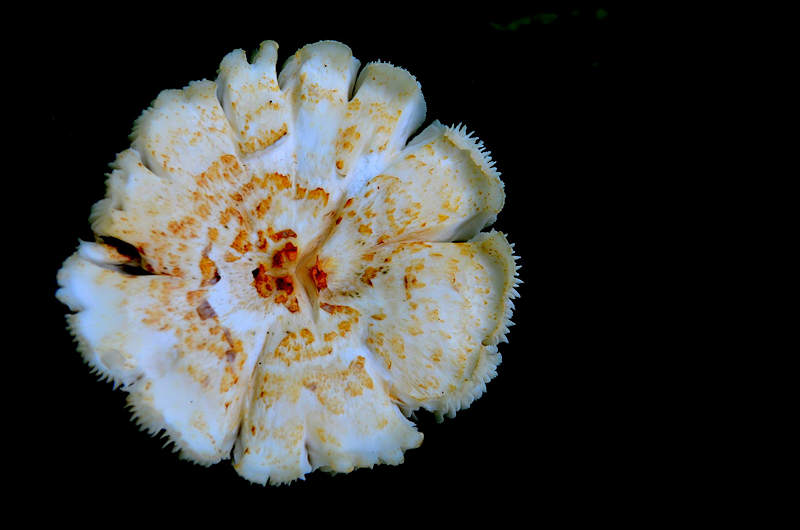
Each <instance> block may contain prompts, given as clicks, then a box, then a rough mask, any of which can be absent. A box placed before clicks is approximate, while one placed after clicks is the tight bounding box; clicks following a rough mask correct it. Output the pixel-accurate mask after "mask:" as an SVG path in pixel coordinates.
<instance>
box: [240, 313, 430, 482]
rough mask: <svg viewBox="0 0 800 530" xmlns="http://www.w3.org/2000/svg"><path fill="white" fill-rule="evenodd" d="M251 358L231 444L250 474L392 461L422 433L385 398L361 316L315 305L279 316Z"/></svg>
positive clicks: (269, 477) (263, 478) (294, 475)
mask: <svg viewBox="0 0 800 530" xmlns="http://www.w3.org/2000/svg"><path fill="white" fill-rule="evenodd" d="M281 328H282V329H284V330H285V331H283V332H281V333H279V334H276V335H273V336H272V337H271V339H270V340H269V341H268V343H267V345H266V347H265V349H264V352H263V354H262V355H261V357H260V358H259V360H258V363H257V368H256V372H255V375H254V379H253V381H254V384H253V393H252V395H251V398H250V400H251V401H250V404H249V406H248V409H247V413H246V415H245V417H244V419H243V423H242V429H241V431H240V434H239V438H238V440H237V443H236V447H235V449H234V459H235V467H236V469H237V471H238V472H239V473H240V474H241V475H242V476H244V477H245V478H247V479H248V480H250V481H253V482H257V483H261V484H266V483H267V482H270V483H273V484H279V483H285V482H291V481H292V480H295V479H298V478H302V477H303V476H304V475H305V474H306V473H308V472H310V471H312V470H314V469H325V470H329V471H337V472H349V471H352V470H353V469H354V468H356V467H369V466H372V465H374V464H377V463H389V464H399V463H400V462H402V460H403V453H404V451H405V450H407V449H410V448H413V447H417V446H418V445H419V444H420V443H421V441H422V435H421V434H420V433H419V432H417V431H416V429H415V428H414V426H413V424H412V423H411V422H409V421H408V420H407V419H406V418H405V417H404V416H403V415H402V413H401V412H400V410H399V409H398V407H397V406H396V405H395V404H393V403H392V401H391V399H390V398H389V395H388V393H387V390H386V386H385V383H384V377H385V374H384V372H383V370H382V368H381V367H380V365H378V364H376V363H375V362H374V361H373V360H372V358H371V357H372V356H371V354H370V352H369V351H368V350H367V349H366V348H365V347H364V344H363V332H364V328H363V322H362V321H361V315H360V314H359V312H358V311H357V310H355V309H353V308H352V307H350V306H344V305H331V304H326V305H324V306H323V309H322V311H321V312H320V314H319V315H318V317H317V320H316V321H311V320H304V319H302V318H300V319H295V321H294V322H288V321H285V326H281Z"/></svg>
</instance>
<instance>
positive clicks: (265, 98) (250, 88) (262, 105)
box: [216, 41, 292, 155]
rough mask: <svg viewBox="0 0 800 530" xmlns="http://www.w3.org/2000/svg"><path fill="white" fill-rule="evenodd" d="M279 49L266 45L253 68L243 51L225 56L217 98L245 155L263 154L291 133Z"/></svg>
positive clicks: (272, 43) (256, 56)
mask: <svg viewBox="0 0 800 530" xmlns="http://www.w3.org/2000/svg"><path fill="white" fill-rule="evenodd" d="M277 53H278V45H277V44H276V43H275V42H273V41H265V42H263V43H262V44H261V46H260V47H259V50H258V52H257V53H256V55H255V57H254V59H253V62H252V64H250V63H248V62H247V57H246V56H245V53H244V51H242V50H235V51H232V52H231V53H229V54H228V55H226V56H225V58H224V59H223V60H222V63H221V64H220V69H219V76H218V77H217V82H216V84H217V94H218V95H219V99H220V101H221V102H222V107H223V109H224V111H225V115H226V116H227V117H228V120H229V121H230V123H231V126H232V128H233V131H234V133H235V135H236V141H237V146H238V149H239V151H240V152H241V153H242V154H244V155H249V154H251V153H254V152H258V151H261V150H263V149H266V148H267V147H269V146H271V145H272V144H274V143H275V142H277V141H278V140H280V139H281V138H283V137H284V136H286V135H288V134H289V133H290V129H289V128H290V127H291V125H292V119H291V118H292V113H291V106H290V105H289V104H288V102H287V101H286V98H285V96H284V93H283V92H282V91H281V90H280V87H279V86H278V77H277V74H276V61H277Z"/></svg>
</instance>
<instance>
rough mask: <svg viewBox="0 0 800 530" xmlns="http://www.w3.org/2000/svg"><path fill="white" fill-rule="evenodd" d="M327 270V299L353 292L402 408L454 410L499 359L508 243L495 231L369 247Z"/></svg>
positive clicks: (510, 271)
mask: <svg viewBox="0 0 800 530" xmlns="http://www.w3.org/2000/svg"><path fill="white" fill-rule="evenodd" d="M342 272H343V271H340V270H333V269H332V270H331V271H329V275H328V291H326V294H325V298H326V299H332V300H333V299H337V294H338V293H348V292H352V291H357V292H359V293H360V296H357V297H355V298H353V305H354V307H355V308H356V309H357V310H358V311H360V312H361V313H363V314H365V315H369V317H370V318H369V319H367V320H365V323H366V326H367V331H366V343H367V346H368V349H369V350H370V352H371V353H372V354H373V355H374V358H375V359H379V360H380V361H381V363H382V364H383V367H384V368H385V369H386V370H387V371H388V373H389V374H390V375H389V380H390V381H391V393H392V395H393V396H394V397H395V400H396V402H397V403H398V404H399V405H400V406H402V407H403V408H404V409H405V410H407V411H411V410H414V409H416V408H419V407H423V408H426V409H428V410H431V411H434V412H437V413H441V414H453V413H454V412H455V411H457V410H459V409H461V408H465V407H467V406H469V404H470V403H471V402H472V401H473V400H474V399H475V398H477V397H478V396H480V395H481V394H482V393H483V391H484V388H485V384H486V382H488V381H489V380H490V379H491V378H492V377H493V376H494V375H495V368H496V366H497V364H498V363H499V362H500V356H499V354H498V353H497V348H496V344H497V343H498V341H500V340H502V339H503V338H504V336H505V333H506V332H507V331H508V329H507V325H508V323H509V321H508V317H509V314H510V307H509V304H510V300H509V299H510V297H512V296H514V295H515V291H514V285H515V284H516V280H515V274H516V266H515V264H514V259H513V257H512V250H511V247H510V245H509V244H508V242H507V241H506V240H505V238H504V237H503V236H502V235H501V234H500V233H498V232H492V233H491V234H489V235H486V234H482V235H480V236H479V237H476V238H475V239H474V240H472V241H470V242H465V243H422V242H409V243H396V244H386V245H382V246H380V247H378V248H377V249H376V250H375V252H374V254H373V256H372V258H371V260H370V262H368V263H364V264H363V265H362V266H361V268H360V269H357V270H346V271H345V272H344V274H343V275H342V274H341V273H342Z"/></svg>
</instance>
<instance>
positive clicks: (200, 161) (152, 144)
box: [131, 80, 237, 188]
mask: <svg viewBox="0 0 800 530" xmlns="http://www.w3.org/2000/svg"><path fill="white" fill-rule="evenodd" d="M216 89H217V85H216V83H214V82H213V81H205V80H204V81H194V82H192V83H189V85H188V86H186V87H185V88H183V89H180V90H177V89H176V90H165V91H163V92H161V93H160V94H159V95H158V97H157V98H156V99H155V101H154V102H153V104H152V106H151V107H150V108H149V109H147V110H146V111H144V112H143V113H142V115H141V116H140V117H139V118H138V119H137V120H136V123H135V124H134V128H133V134H132V135H131V137H132V138H133V142H132V147H133V148H134V149H136V151H138V152H139V153H140V155H141V158H142V162H143V163H144V164H145V166H147V167H148V168H149V169H150V170H151V171H152V172H153V173H155V174H156V175H158V176H160V177H164V178H171V179H175V180H178V181H180V182H181V183H182V184H184V185H185V186H186V187H187V188H189V187H191V186H192V185H193V184H194V177H195V176H196V175H199V174H201V173H203V172H204V171H206V170H207V169H208V168H209V167H210V166H211V164H213V163H214V162H215V161H217V160H219V159H220V158H221V157H222V156H224V155H229V156H236V155H237V150H236V141H235V134H234V132H233V130H232V129H231V126H230V122H228V119H227V117H226V116H225V113H224V112H223V111H222V107H221V106H220V104H219V100H218V99H217V95H216Z"/></svg>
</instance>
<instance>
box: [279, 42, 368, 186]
mask: <svg viewBox="0 0 800 530" xmlns="http://www.w3.org/2000/svg"><path fill="white" fill-rule="evenodd" d="M358 66H359V61H358V59H356V58H355V57H353V54H352V52H351V51H350V48H348V47H347V46H345V45H344V44H341V43H339V42H334V41H322V42H317V43H315V44H309V45H307V46H304V47H303V48H301V49H300V50H298V51H297V52H296V53H295V54H294V55H292V56H291V57H290V58H289V59H288V60H287V61H286V64H285V65H284V67H283V69H282V70H281V72H280V75H279V76H278V82H279V84H280V87H281V89H282V90H283V91H284V93H285V94H286V95H287V97H288V98H289V99H290V101H291V103H292V108H293V111H294V130H293V134H294V145H295V155H296V159H297V183H298V184H299V185H300V186H302V187H304V188H306V189H308V190H313V189H317V188H323V189H325V190H326V191H327V192H328V193H331V194H333V195H334V197H333V199H334V201H335V200H336V199H338V195H339V194H340V193H341V192H340V189H341V187H342V182H341V180H342V179H341V178H340V177H338V175H337V174H336V169H335V160H336V137H337V135H338V131H339V124H340V123H341V121H342V118H343V117H344V113H345V111H346V108H347V101H348V99H349V97H350V92H351V90H352V88H353V83H354V81H355V78H356V71H357V70H358Z"/></svg>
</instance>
